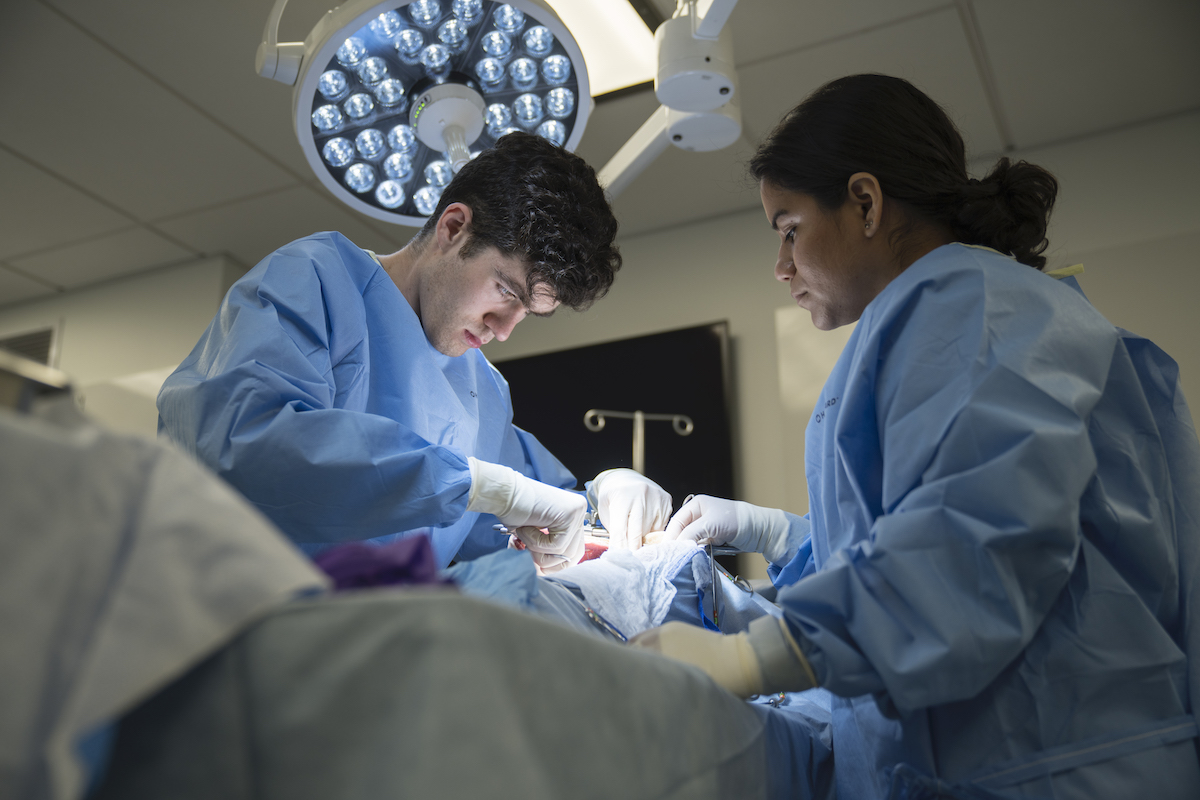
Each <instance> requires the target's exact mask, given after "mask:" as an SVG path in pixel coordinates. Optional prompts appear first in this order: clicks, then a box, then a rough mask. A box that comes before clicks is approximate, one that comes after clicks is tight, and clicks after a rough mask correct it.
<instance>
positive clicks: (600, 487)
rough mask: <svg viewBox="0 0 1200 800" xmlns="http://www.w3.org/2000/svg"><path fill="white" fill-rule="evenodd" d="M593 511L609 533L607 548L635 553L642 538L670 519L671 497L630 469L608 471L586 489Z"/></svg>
mask: <svg viewBox="0 0 1200 800" xmlns="http://www.w3.org/2000/svg"><path fill="white" fill-rule="evenodd" d="M588 497H589V498H590V499H591V500H592V508H594V509H596V511H597V513H599V514H600V522H602V523H603V524H604V529H605V530H607V531H608V537H609V540H608V546H609V547H615V548H622V547H628V548H629V549H630V550H637V549H638V548H639V547H641V546H642V537H643V536H645V535H646V534H647V533H650V532H651V531H661V530H662V529H663V528H664V527H665V526H666V524H667V520H668V519H670V518H671V495H669V494H667V493H666V492H665V491H663V489H662V487H661V486H659V485H658V484H657V483H655V482H654V481H652V480H650V479H649V478H647V477H646V476H645V475H642V474H641V473H640V472H637V471H635V470H632V469H608V470H605V471H604V472H601V473H600V474H599V475H597V476H596V479H595V480H593V481H592V485H591V487H590V488H589V490H588Z"/></svg>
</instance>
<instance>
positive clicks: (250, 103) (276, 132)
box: [50, 0, 337, 177]
mask: <svg viewBox="0 0 1200 800" xmlns="http://www.w3.org/2000/svg"><path fill="white" fill-rule="evenodd" d="M50 4H51V5H53V6H54V7H55V8H58V9H60V10H61V11H62V12H63V13H64V14H65V15H67V16H68V17H70V18H71V19H73V20H75V21H76V22H78V23H79V24H80V25H82V26H84V27H86V28H87V29H88V30H89V31H91V32H92V33H93V34H94V35H96V36H97V37H98V38H100V39H101V40H103V41H104V42H105V43H107V44H108V45H109V46H111V47H113V48H115V49H116V50H118V51H120V52H121V53H122V54H123V55H124V56H125V57H126V58H128V59H129V60H130V61H131V62H132V63H133V64H136V65H137V66H138V67H139V68H141V69H142V70H145V71H146V72H148V73H150V74H152V75H154V76H155V77H156V78H157V79H158V80H160V81H162V82H163V83H165V84H166V85H167V86H169V87H171V89H173V90H174V91H176V92H178V93H179V94H182V95H183V96H185V97H187V98H188V99H189V100H190V101H191V102H193V103H195V104H196V106H198V107H199V108H201V109H203V111H204V112H205V113H207V114H209V115H211V116H212V117H213V118H214V119H216V120H219V121H220V122H221V123H222V124H224V125H227V126H228V127H230V128H231V129H233V130H235V131H237V133H238V134H239V135H241V136H242V137H244V138H245V139H246V140H247V141H249V142H251V143H252V144H253V145H254V146H255V147H257V148H258V149H259V150H260V151H261V152H263V153H264V154H266V155H267V156H268V157H269V158H271V159H273V160H275V161H276V162H277V163H278V164H279V165H280V166H282V167H283V168H285V169H287V170H288V171H290V172H291V173H293V174H294V175H296V176H305V177H306V176H307V175H308V174H309V172H310V169H309V167H308V163H307V162H306V161H305V160H304V154H303V153H302V152H301V150H300V145H299V143H298V142H297V141H296V134H295V130H294V128H293V126H292V116H291V115H292V87H290V86H284V85H283V84H281V83H278V82H276V81H272V80H267V79H266V78H262V77H260V76H259V75H258V74H257V73H255V71H254V56H255V52H256V51H257V49H258V44H259V42H260V41H262V36H263V26H264V25H265V24H266V21H267V15H268V14H269V12H270V10H271V6H272V3H271V2H266V1H265V0H257V1H256V2H246V0H208V1H207V2H203V3H164V2H161V0H121V2H103V1H102V0H50ZM335 5H337V0H290V2H289V3H288V5H287V8H286V10H285V11H284V15H283V19H282V20H281V22H280V32H279V34H280V38H279V41H281V42H287V41H303V40H304V38H305V37H306V36H307V35H308V33H309V31H310V30H312V28H313V26H314V25H315V24H316V23H317V22H318V21H319V20H320V19H321V17H322V16H324V14H325V12H326V11H328V10H329V9H330V8H332V7H334V6H335ZM164 32H169V35H163V33H164Z"/></svg>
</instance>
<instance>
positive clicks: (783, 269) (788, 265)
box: [775, 244, 796, 283]
mask: <svg viewBox="0 0 1200 800" xmlns="http://www.w3.org/2000/svg"><path fill="white" fill-rule="evenodd" d="M795 274H796V265H795V264H794V263H793V262H792V254H791V252H789V250H788V247H787V245H786V244H782V245H780V246H779V256H778V257H777V258H776V259H775V280H777V281H783V282H784V283H789V282H791V280H792V276H793V275H795Z"/></svg>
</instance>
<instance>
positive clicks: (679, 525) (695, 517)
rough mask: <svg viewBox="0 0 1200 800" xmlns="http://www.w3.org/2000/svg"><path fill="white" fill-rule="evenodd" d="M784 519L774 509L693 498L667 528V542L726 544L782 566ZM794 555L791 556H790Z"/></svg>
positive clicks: (785, 545) (786, 543) (785, 544)
mask: <svg viewBox="0 0 1200 800" xmlns="http://www.w3.org/2000/svg"><path fill="white" fill-rule="evenodd" d="M790 529H791V525H790V524H789V523H788V518H787V515H786V514H784V513H783V511H781V510H779V509H778V508H762V507H761V506H755V505H751V504H749V503H743V502H742V501H740V500H723V499H721V498H720V497H710V496H708V495H706V494H702V495H697V496H696V497H693V498H692V499H691V500H689V501H688V502H686V503H684V504H683V508H681V509H679V511H678V512H677V513H676V514H675V516H674V517H672V518H671V521H670V523H668V524H667V531H666V533H667V538H668V539H684V540H688V541H693V542H696V543H698V544H715V545H723V544H727V545H730V546H732V547H736V548H737V549H739V550H742V551H744V552H747V553H762V554H763V555H764V556H765V557H766V559H767V560H768V561H770V562H771V563H773V564H780V563H786V561H787V560H789V559H788V558H787V553H788V551H789V550H790V549H791V547H790V543H789V541H788V533H789V532H790ZM793 555H794V554H793Z"/></svg>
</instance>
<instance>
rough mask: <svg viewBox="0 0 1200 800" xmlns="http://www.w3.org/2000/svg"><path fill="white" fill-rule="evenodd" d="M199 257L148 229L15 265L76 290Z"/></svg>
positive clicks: (18, 260) (16, 260)
mask: <svg viewBox="0 0 1200 800" xmlns="http://www.w3.org/2000/svg"><path fill="white" fill-rule="evenodd" d="M195 255H196V254H195V253H193V252H189V251H187V250H184V249H183V248H181V247H179V246H178V245H175V244H173V243H171V242H169V241H167V240H166V239H164V238H163V237H162V236H159V235H158V234H156V233H153V232H151V231H148V230H146V229H145V228H129V229H127V230H124V231H120V232H119V233H113V234H107V235H104V236H98V237H96V238H95V239H91V240H89V241H87V242H81V243H76V244H72V245H67V246H66V247H60V248H57V249H55V250H50V251H47V252H42V253H38V254H37V255H35V256H29V257H26V258H14V259H11V263H12V265H13V266H14V267H17V268H18V269H21V270H22V271H24V272H27V273H29V274H30V275H35V276H37V277H38V278H41V279H42V280H45V281H48V282H50V283H53V284H54V285H56V286H61V287H63V288H64V289H76V288H79V287H81V286H87V285H88V284H92V283H96V282H98V281H102V280H107V279H109V278H116V277H120V276H122V275H131V274H133V273H135V272H142V271H143V270H147V269H151V268H153V267H160V266H165V265H167V264H174V263H177V262H180V261H183V260H185V259H189V258H194V257H195Z"/></svg>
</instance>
